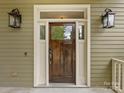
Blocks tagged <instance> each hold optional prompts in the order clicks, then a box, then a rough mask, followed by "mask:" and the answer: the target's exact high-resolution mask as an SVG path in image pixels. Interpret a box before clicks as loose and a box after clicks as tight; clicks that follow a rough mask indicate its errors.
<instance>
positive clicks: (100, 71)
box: [0, 0, 124, 87]
mask: <svg viewBox="0 0 124 93" xmlns="http://www.w3.org/2000/svg"><path fill="white" fill-rule="evenodd" d="M74 3H75V4H78V3H79V4H81V3H82V4H83V3H84V4H85V3H88V4H91V31H92V33H91V85H92V86H103V85H104V81H108V82H110V81H111V58H112V57H124V30H123V29H124V26H123V25H124V22H123V21H124V1H123V0H54V2H53V1H50V0H43V1H41V0H20V1H18V0H12V1H11V0H3V1H0V86H29V87H32V86H33V33H34V32H33V5H34V4H74ZM16 7H17V8H19V10H20V11H21V13H22V17H23V19H22V22H23V23H22V28H21V29H12V28H9V27H8V15H7V12H9V11H11V9H13V8H16ZM106 7H108V8H111V9H112V10H113V11H114V12H115V13H116V21H115V24H116V25H115V28H112V29H102V28H101V23H100V20H101V19H100V16H101V14H102V12H103V11H104V9H105V8H106ZM24 52H28V55H27V56H25V55H24Z"/></svg>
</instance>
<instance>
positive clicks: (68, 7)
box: [34, 4, 91, 87]
mask: <svg viewBox="0 0 124 93" xmlns="http://www.w3.org/2000/svg"><path fill="white" fill-rule="evenodd" d="M84 8H85V9H86V10H87V19H86V20H85V19H82V20H83V21H87V31H86V32H87V33H86V34H87V39H86V44H87V51H86V52H87V53H86V54H87V56H86V61H87V82H86V83H87V87H90V78H91V77H90V33H91V32H90V5H89V4H88V5H86V4H85V5H84V4H83V5H80V4H79V5H75V4H74V5H34V87H38V85H40V82H39V81H40V77H39V73H40V72H39V71H40V69H39V68H40V66H39V64H40V53H39V50H40V44H39V42H40V35H39V34H40V33H39V30H38V28H39V27H38V26H39V25H38V24H39V22H40V21H41V20H40V12H41V11H84ZM69 20H70V21H71V19H69ZM69 20H67V19H63V20H62V19H56V20H55V19H53V20H52V19H51V20H47V22H46V25H47V26H48V23H49V22H52V21H59V22H61V21H65V22H66V21H69ZM77 20H78V21H79V20H80V19H77ZM44 21H45V20H44ZM70 21H69V22H70ZM72 21H74V22H76V19H75V20H72ZM46 37H48V27H46ZM45 41H46V72H47V73H46V86H48V85H49V76H48V74H49V66H48V48H49V45H48V42H49V37H48V38H46V40H45Z"/></svg>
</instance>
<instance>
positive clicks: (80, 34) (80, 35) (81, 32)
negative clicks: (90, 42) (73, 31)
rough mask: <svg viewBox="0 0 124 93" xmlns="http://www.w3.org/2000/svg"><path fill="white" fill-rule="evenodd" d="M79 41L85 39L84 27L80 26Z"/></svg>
mask: <svg viewBox="0 0 124 93" xmlns="http://www.w3.org/2000/svg"><path fill="white" fill-rule="evenodd" d="M78 33H79V39H80V40H82V39H84V25H80V26H79V32H78Z"/></svg>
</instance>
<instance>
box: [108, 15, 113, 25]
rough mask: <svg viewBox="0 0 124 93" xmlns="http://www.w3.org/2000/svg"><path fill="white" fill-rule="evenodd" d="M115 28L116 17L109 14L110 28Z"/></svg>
mask: <svg viewBox="0 0 124 93" xmlns="http://www.w3.org/2000/svg"><path fill="white" fill-rule="evenodd" d="M113 26H114V15H113V14H109V15H108V27H113Z"/></svg>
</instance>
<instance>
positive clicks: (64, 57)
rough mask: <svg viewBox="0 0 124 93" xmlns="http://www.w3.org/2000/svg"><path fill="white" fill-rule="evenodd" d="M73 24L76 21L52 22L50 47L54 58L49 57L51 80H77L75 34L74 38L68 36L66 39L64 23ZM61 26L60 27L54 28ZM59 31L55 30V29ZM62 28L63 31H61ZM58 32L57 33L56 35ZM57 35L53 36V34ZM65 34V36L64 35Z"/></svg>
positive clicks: (63, 81) (68, 81)
mask: <svg viewBox="0 0 124 93" xmlns="http://www.w3.org/2000/svg"><path fill="white" fill-rule="evenodd" d="M65 24H68V25H69V26H73V30H74V23H50V24H49V26H50V31H49V48H50V50H52V60H51V58H50V59H49V62H50V64H49V81H50V82H58V83H74V82H75V71H74V70H75V56H74V55H75V35H73V34H74V31H73V34H72V36H73V38H72V39H68V38H70V37H66V39H67V40H66V39H64V38H65V37H64V33H65V32H64V29H63V27H64V25H65ZM52 26H59V28H52ZM52 30H55V31H58V30H59V31H58V32H55V31H52ZM60 30H61V31H60ZM56 33H57V35H58V36H57V35H56ZM53 34H54V35H55V36H52V35H53ZM62 35H63V36H62ZM59 36H60V38H59Z"/></svg>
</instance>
